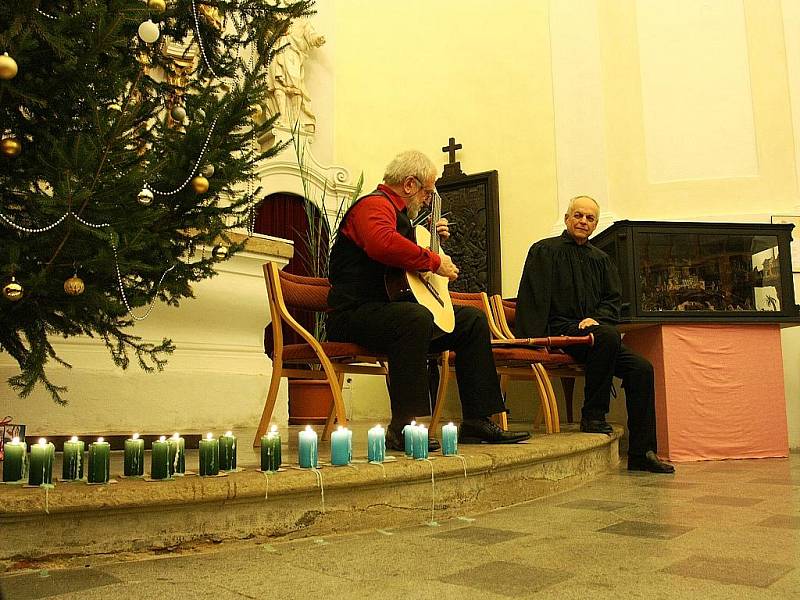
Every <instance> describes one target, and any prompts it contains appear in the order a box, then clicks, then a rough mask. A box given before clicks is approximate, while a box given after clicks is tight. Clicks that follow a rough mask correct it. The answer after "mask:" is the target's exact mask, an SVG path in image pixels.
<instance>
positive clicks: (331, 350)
mask: <svg viewBox="0 0 800 600" xmlns="http://www.w3.org/2000/svg"><path fill="white" fill-rule="evenodd" d="M320 345H321V346H322V350H323V352H325V355H326V356H327V357H328V358H330V359H331V360H332V361H337V360H343V359H348V358H355V357H357V356H369V357H372V356H375V353H374V352H372V351H370V350H368V349H367V348H364V346H359V345H358V344H350V343H347V342H322V343H321V344H320ZM270 350H271V348H270ZM268 355H269V357H270V358H272V352H271V351H270V352H269V353H268ZM283 360H284V362H305V361H308V362H313V363H316V362H319V361H318V359H317V355H316V354H315V353H314V350H313V349H312V348H311V346H309V345H308V344H287V345H286V346H284V347H283Z"/></svg>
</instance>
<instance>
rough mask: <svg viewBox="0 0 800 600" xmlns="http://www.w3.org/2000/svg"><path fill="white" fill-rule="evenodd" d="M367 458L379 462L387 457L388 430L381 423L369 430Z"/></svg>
mask: <svg viewBox="0 0 800 600" xmlns="http://www.w3.org/2000/svg"><path fill="white" fill-rule="evenodd" d="M367 459H368V460H369V462H379V463H382V462H383V461H384V460H385V459H386V431H385V430H384V429H383V427H381V426H380V425H375V427H373V428H372V429H370V430H369V431H368V432H367Z"/></svg>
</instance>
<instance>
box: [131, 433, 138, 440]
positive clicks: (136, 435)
mask: <svg viewBox="0 0 800 600" xmlns="http://www.w3.org/2000/svg"><path fill="white" fill-rule="evenodd" d="M131 437H132V438H133V439H135V440H138V439H139V434H138V433H134V434H133V435H132V436H131Z"/></svg>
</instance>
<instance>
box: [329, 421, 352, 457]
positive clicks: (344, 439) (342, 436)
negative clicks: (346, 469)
mask: <svg viewBox="0 0 800 600" xmlns="http://www.w3.org/2000/svg"><path fill="white" fill-rule="evenodd" d="M349 433H350V432H349V430H347V429H345V428H344V427H339V429H337V430H336V431H334V432H333V433H332V434H331V464H332V465H349V464H350V439H351V438H350V435H349Z"/></svg>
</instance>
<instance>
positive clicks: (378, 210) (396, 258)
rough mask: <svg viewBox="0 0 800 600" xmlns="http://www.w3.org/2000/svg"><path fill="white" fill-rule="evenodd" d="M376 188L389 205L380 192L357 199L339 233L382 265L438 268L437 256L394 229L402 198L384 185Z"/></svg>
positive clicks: (402, 206)
mask: <svg viewBox="0 0 800 600" xmlns="http://www.w3.org/2000/svg"><path fill="white" fill-rule="evenodd" d="M378 189H379V190H380V191H382V192H384V193H385V194H386V195H387V196H389V199H390V200H391V204H390V203H389V202H387V201H386V198H384V197H383V196H380V195H378V196H367V197H366V198H364V199H363V200H360V201H359V202H358V204H356V205H355V206H354V207H353V209H352V210H351V211H350V214H349V215H347V220H346V221H345V222H344V225H343V226H342V230H341V233H342V234H344V235H345V236H347V237H348V238H349V239H350V240H351V241H352V242H353V243H354V244H355V245H356V246H358V247H359V248H361V249H362V250H363V251H364V252H366V253H367V256H369V257H370V258H371V259H372V260H375V261H378V262H379V263H382V264H384V265H388V266H390V267H398V268H400V269H404V270H406V271H434V272H435V271H437V270H438V269H439V266H440V265H441V264H442V259H441V258H440V257H439V255H438V254H435V253H433V252H431V251H430V250H428V249H427V248H423V247H421V246H418V245H417V244H415V243H414V242H412V241H411V240H409V239H406V238H404V237H403V236H402V235H400V233H398V231H397V212H396V211H395V209H397V210H404V209H405V208H406V202H405V200H403V199H402V198H401V197H400V196H398V195H397V193H395V192H394V191H393V190H392V189H391V188H389V187H387V186H385V185H383V184H381V185H379V186H378ZM393 205H394V206H393Z"/></svg>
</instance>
